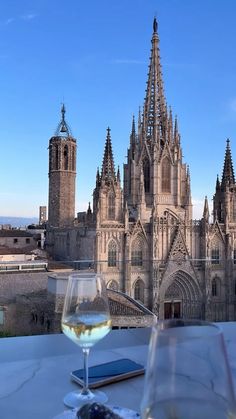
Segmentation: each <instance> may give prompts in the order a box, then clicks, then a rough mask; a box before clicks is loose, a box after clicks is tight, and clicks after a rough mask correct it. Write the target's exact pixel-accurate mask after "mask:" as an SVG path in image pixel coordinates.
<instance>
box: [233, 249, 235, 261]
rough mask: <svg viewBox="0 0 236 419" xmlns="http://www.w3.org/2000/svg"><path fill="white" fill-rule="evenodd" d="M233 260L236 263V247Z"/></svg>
mask: <svg viewBox="0 0 236 419" xmlns="http://www.w3.org/2000/svg"><path fill="white" fill-rule="evenodd" d="M233 261H234V265H236V249H234V253H233Z"/></svg>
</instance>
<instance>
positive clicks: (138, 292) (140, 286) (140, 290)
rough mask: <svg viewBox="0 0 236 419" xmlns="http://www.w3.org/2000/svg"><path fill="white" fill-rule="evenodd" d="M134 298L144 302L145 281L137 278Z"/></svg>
mask: <svg viewBox="0 0 236 419" xmlns="http://www.w3.org/2000/svg"><path fill="white" fill-rule="evenodd" d="M134 299H135V300H139V301H141V302H142V303H144V282H143V281H142V280H141V279H137V281H136V282H135V285H134Z"/></svg>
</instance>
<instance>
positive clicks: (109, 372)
mask: <svg viewBox="0 0 236 419" xmlns="http://www.w3.org/2000/svg"><path fill="white" fill-rule="evenodd" d="M140 374H144V366H143V365H141V364H137V363H136V362H134V361H132V360H131V359H118V360H117V361H112V362H107V363H105V364H100V365H95V366H93V367H89V386H90V387H91V388H94V387H99V386H101V385H105V384H108V383H112V382H116V381H120V380H123V379H125V378H130V377H134V376H136V375H140ZM71 376H72V379H73V380H75V381H76V382H78V383H79V384H80V385H83V377H84V370H83V369H80V370H76V371H73V372H72V373H71Z"/></svg>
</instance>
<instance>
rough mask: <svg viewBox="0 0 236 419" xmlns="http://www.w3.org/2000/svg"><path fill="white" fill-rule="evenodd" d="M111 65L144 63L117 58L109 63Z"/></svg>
mask: <svg viewBox="0 0 236 419" xmlns="http://www.w3.org/2000/svg"><path fill="white" fill-rule="evenodd" d="M111 63H112V64H145V62H144V61H140V60H132V59H130V58H127V59H126V58H117V59H115V60H112V61H111Z"/></svg>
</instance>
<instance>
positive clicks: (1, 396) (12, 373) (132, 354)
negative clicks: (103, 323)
mask: <svg viewBox="0 0 236 419" xmlns="http://www.w3.org/2000/svg"><path fill="white" fill-rule="evenodd" d="M220 325H221V327H222V330H223V332H224V336H225V341H226V346H227V351H228V355H229V363H230V367H231V371H232V375H233V381H234V386H235V388H236V323H235V322H230V323H221V324H220ZM149 336H150V329H149V328H142V329H141V328H139V329H127V330H113V331H111V332H110V334H108V335H107V337H106V338H104V339H103V340H102V341H100V342H99V343H98V344H97V345H95V346H94V348H93V349H92V350H91V354H90V361H89V363H90V365H94V364H99V363H104V362H108V361H112V360H116V359H120V358H123V357H127V358H130V359H132V360H134V361H136V362H139V363H142V364H144V365H145V364H146V360H147V350H148V342H149ZM0 363H1V364H0V368H1V374H0V417H1V418H3V419H15V418H17V419H52V418H54V417H55V416H56V415H58V414H59V413H61V412H63V411H64V410H66V408H65V407H64V405H63V402H62V400H63V397H64V395H65V394H66V393H67V392H69V391H71V390H73V389H78V386H77V385H76V384H74V383H73V382H72V381H71V380H70V372H71V371H72V370H75V369H78V368H81V367H82V364H83V358H82V352H81V350H80V349H79V348H78V347H77V346H76V345H75V344H73V343H72V342H71V341H70V340H69V339H67V338H66V337H65V336H64V335H62V334H60V335H42V336H27V337H17V338H3V339H1V345H0ZM143 384H144V377H143V376H139V377H135V378H131V379H128V380H126V381H122V382H120V383H115V384H110V385H107V386H104V387H103V390H104V391H105V392H106V393H107V395H108V397H109V400H108V403H109V404H110V405H120V406H123V407H127V408H130V409H133V410H136V411H139V406H140V401H141V398H142V393H143Z"/></svg>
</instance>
